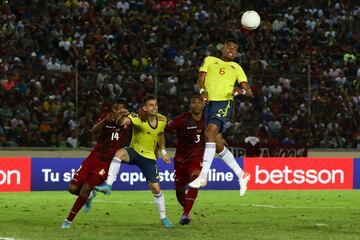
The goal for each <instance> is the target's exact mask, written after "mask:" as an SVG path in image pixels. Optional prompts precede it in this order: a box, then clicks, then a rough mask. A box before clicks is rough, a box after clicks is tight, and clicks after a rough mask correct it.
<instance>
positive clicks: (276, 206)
mask: <svg viewBox="0 0 360 240" xmlns="http://www.w3.org/2000/svg"><path fill="white" fill-rule="evenodd" d="M248 206H251V207H260V208H288V209H339V210H360V208H351V207H339V206H333V207H315V206H314V207H311V206H281V205H266V204H250V205H248Z"/></svg>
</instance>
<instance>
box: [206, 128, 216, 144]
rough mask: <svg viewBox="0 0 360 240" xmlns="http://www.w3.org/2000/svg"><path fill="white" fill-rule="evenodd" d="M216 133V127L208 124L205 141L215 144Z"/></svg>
mask: <svg viewBox="0 0 360 240" xmlns="http://www.w3.org/2000/svg"><path fill="white" fill-rule="evenodd" d="M217 132H218V131H217V126H216V125H215V124H210V125H209V126H208V127H207V128H206V130H205V140H206V141H207V142H215V139H216V135H217Z"/></svg>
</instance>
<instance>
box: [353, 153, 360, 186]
mask: <svg viewBox="0 0 360 240" xmlns="http://www.w3.org/2000/svg"><path fill="white" fill-rule="evenodd" d="M354 189H360V158H354Z"/></svg>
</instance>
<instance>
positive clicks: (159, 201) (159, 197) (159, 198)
mask: <svg viewBox="0 0 360 240" xmlns="http://www.w3.org/2000/svg"><path fill="white" fill-rule="evenodd" d="M153 196H154V201H155V203H156V206H157V207H158V209H159V213H160V219H163V218H166V212H165V197H164V194H163V193H162V192H160V193H158V194H153Z"/></svg>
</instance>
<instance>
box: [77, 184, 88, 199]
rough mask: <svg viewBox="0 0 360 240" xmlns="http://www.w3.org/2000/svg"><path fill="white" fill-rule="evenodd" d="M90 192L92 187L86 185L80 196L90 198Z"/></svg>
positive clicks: (82, 188)
mask: <svg viewBox="0 0 360 240" xmlns="http://www.w3.org/2000/svg"><path fill="white" fill-rule="evenodd" d="M90 191H91V187H90V186H89V185H88V184H84V185H83V186H82V187H81V189H80V193H79V195H80V196H81V197H87V196H89V194H90Z"/></svg>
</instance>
